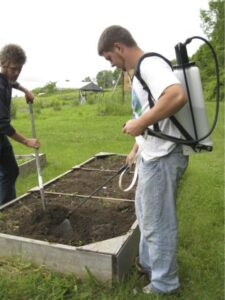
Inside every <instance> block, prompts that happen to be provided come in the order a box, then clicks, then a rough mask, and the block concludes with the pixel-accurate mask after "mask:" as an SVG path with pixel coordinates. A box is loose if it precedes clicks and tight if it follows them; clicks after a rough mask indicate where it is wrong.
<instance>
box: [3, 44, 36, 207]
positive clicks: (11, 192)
mask: <svg viewBox="0 0 225 300" xmlns="http://www.w3.org/2000/svg"><path fill="white" fill-rule="evenodd" d="M25 62H26V54H25V52H24V50H23V49H22V48H21V47H20V46H18V45H14V44H9V45H6V46H5V47H3V48H2V49H1V51H0V67H1V73H0V205H2V204H4V203H6V202H8V201H10V200H12V199H14V198H15V197H16V190H15V182H16V178H17V176H18V174H19V169H18V166H17V163H16V159H15V156H14V153H13V149H12V146H11V144H10V142H9V139H8V137H10V138H12V139H13V140H15V141H17V142H19V143H21V144H24V145H26V146H27V147H32V148H37V149H38V148H39V146H40V144H39V141H38V140H37V139H32V138H31V139H30V138H26V137H24V136H23V135H22V134H20V133H18V132H16V130H15V129H14V128H13V126H12V125H11V124H10V108H11V97H12V88H16V89H18V90H20V91H22V92H24V94H25V98H26V101H27V102H29V101H31V102H33V99H34V97H33V95H32V93H31V92H30V91H28V90H27V89H26V88H24V87H22V86H21V85H20V84H19V83H18V82H17V78H18V76H19V74H20V72H21V70H22V68H23V65H24V64H25Z"/></svg>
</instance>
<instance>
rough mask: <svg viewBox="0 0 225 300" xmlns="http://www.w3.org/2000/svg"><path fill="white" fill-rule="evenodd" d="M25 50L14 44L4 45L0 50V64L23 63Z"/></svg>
mask: <svg viewBox="0 0 225 300" xmlns="http://www.w3.org/2000/svg"><path fill="white" fill-rule="evenodd" d="M26 59H27V57H26V54H25V51H24V50H23V49H22V48H21V47H20V46H19V45H16V44H8V45H5V46H4V47H3V48H2V49H1V51H0V64H1V66H3V65H5V64H7V63H14V64H18V65H24V64H25V62H26Z"/></svg>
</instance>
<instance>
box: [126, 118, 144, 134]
mask: <svg viewBox="0 0 225 300" xmlns="http://www.w3.org/2000/svg"><path fill="white" fill-rule="evenodd" d="M144 130H145V127H144V126H143V125H142V123H141V122H140V120H139V119H133V120H129V121H127V123H126V124H125V125H124V126H123V129H122V132H123V133H126V134H130V135H132V136H138V135H141V134H143V132H144Z"/></svg>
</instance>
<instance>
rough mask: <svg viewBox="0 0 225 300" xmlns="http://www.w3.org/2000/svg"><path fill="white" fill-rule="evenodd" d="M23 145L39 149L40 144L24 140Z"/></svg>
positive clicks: (35, 140)
mask: <svg viewBox="0 0 225 300" xmlns="http://www.w3.org/2000/svg"><path fill="white" fill-rule="evenodd" d="M25 145H26V146H27V147H31V148H34V149H39V147H40V143H39V141H38V140H37V139H26V143H25Z"/></svg>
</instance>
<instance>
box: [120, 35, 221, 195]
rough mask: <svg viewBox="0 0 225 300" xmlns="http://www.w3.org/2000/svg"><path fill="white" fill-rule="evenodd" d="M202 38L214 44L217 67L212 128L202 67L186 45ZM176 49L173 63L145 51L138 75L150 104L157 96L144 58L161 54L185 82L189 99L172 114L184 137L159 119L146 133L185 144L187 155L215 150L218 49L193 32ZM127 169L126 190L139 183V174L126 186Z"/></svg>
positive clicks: (137, 71)
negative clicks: (144, 68) (173, 133)
mask: <svg viewBox="0 0 225 300" xmlns="http://www.w3.org/2000/svg"><path fill="white" fill-rule="evenodd" d="M193 39H200V40H203V41H204V42H205V43H206V44H207V45H208V46H209V48H210V50H211V52H212V55H213V58H214V61H215V69H216V110H215V116H214V121H213V123H212V127H211V129H210V128H209V123H208V117H207V112H206V109H205V101H204V95H203V90H202V82H201V77H200V71H199V68H198V67H197V66H196V64H195V62H189V59H188V54H187V48H186V46H187V45H188V44H189V43H190V42H191V41H192V40H193ZM175 53H176V61H177V65H175V66H172V65H171V63H170V61H169V60H168V59H167V58H165V57H164V56H162V55H160V54H158V53H154V52H150V53H145V54H144V55H143V56H142V57H141V58H140V59H139V61H138V63H137V66H136V70H135V73H134V76H136V77H137V79H138V80H139V81H140V83H141V84H142V86H143V89H144V90H145V91H146V92H147V93H148V102H149V106H150V108H152V107H153V106H154V101H153V97H152V94H151V91H150V89H149V87H148V85H147V84H146V83H145V81H144V80H143V78H142V77H141V73H140V65H141V62H142V61H143V59H145V58H146V57H151V56H158V57H160V58H162V59H163V60H164V61H166V62H167V63H168V64H169V65H170V67H171V68H172V70H173V72H174V73H175V75H176V77H177V78H178V79H179V81H180V82H181V84H182V86H183V88H184V89H185V91H186V93H187V96H188V102H187V103H186V104H185V105H184V107H183V108H182V109H181V110H179V111H178V112H177V113H176V114H175V115H174V116H171V117H170V120H171V121H172V122H173V124H174V125H175V126H176V127H177V128H178V130H179V131H180V132H181V134H182V136H183V138H176V137H173V136H170V135H167V134H164V133H163V132H162V131H161V130H160V128H159V125H158V123H156V124H153V129H154V130H152V129H150V128H147V129H146V130H145V133H147V134H149V135H152V136H155V137H158V138H161V139H164V140H169V141H172V142H174V143H177V144H182V145H183V153H184V154H185V155H189V154H191V153H200V152H202V151H212V150H213V143H212V140H211V137H210V135H211V133H212V132H213V130H214V129H215V126H216V123H217V120H218V114H219V98H220V93H219V92H220V91H219V88H220V81H219V64H218V60H217V56H216V53H215V51H214V49H213V47H212V45H211V44H210V43H209V42H208V41H207V40H206V39H204V38H202V37H199V36H193V37H191V38H188V39H187V40H186V41H185V43H178V44H177V45H176V46H175ZM125 172H126V170H124V172H123V173H122V174H121V175H120V178H119V187H120V188H121V189H122V190H123V191H129V190H130V189H131V188H132V187H133V185H134V184H135V181H136V180H135V178H134V179H133V180H132V183H131V184H130V186H129V187H128V188H126V189H123V188H122V177H123V175H124V174H125ZM136 173H137V172H135V176H134V177H137V174H136Z"/></svg>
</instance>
